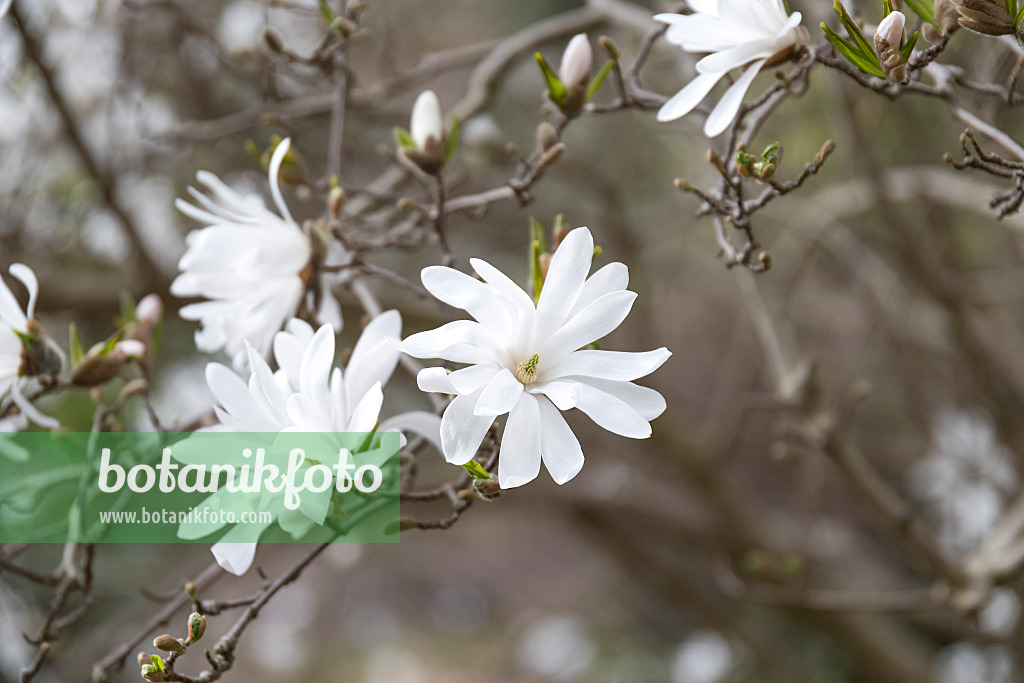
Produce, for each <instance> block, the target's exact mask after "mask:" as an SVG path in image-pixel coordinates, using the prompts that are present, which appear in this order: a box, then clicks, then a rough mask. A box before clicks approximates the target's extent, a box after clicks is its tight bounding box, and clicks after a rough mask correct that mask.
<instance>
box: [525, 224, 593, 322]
mask: <svg viewBox="0 0 1024 683" xmlns="http://www.w3.org/2000/svg"><path fill="white" fill-rule="evenodd" d="M593 259H594V238H593V236H591V234H590V230H588V229H587V228H576V229H575V230H573V231H572V232H570V233H569V234H568V235H567V236H566V237H565V239H564V240H563V241H562V243H561V244H560V245H559V246H558V249H556V250H555V255H554V256H553V257H552V258H551V265H550V267H549V268H548V274H547V277H546V278H545V279H544V287H543V288H542V289H541V291H540V300H539V301H538V302H537V334H539V335H540V336H541V338H544V337H545V336H547V335H549V334H550V333H551V332H553V331H554V330H556V329H558V327H559V326H560V325H561V324H562V323H563V322H565V319H566V318H567V317H568V315H569V311H571V310H572V307H573V305H574V304H575V303H576V299H577V298H578V297H579V295H580V291H581V290H582V289H583V283H584V281H585V280H586V279H587V273H589V272H590V264H591V262H592V261H593Z"/></svg>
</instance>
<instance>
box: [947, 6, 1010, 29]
mask: <svg viewBox="0 0 1024 683" xmlns="http://www.w3.org/2000/svg"><path fill="white" fill-rule="evenodd" d="M957 11H958V12H959V13H960V25H961V26H963V27H964V28H966V29H970V30H972V31H974V32H976V33H981V34H983V35H986V36H1005V35H1010V34H1012V33H1014V32H1015V31H1016V27H1017V23H1016V19H1015V18H1014V16H1013V15H1012V14H1010V12H1009V11H1008V10H1007V9H1006V3H1005V2H1004V1H1003V0H963V2H962V3H960V5H959V7H957Z"/></svg>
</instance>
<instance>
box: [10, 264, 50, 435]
mask: <svg viewBox="0 0 1024 683" xmlns="http://www.w3.org/2000/svg"><path fill="white" fill-rule="evenodd" d="M10 273H11V275H13V276H14V277H15V278H16V279H17V280H18V281H19V282H21V283H22V284H23V285H25V288H26V289H27V290H28V304H27V305H26V306H25V310H22V308H21V305H20V304H19V303H18V300H17V299H16V298H15V296H14V294H13V293H12V292H11V290H10V288H9V287H8V286H7V283H5V282H3V280H0V398H4V397H5V396H7V395H8V394H10V397H11V400H12V401H14V403H15V404H16V405H17V406H18V408H19V409H20V410H21V412H22V413H23V414H24V415H25V417H27V418H29V419H30V420H32V421H33V422H35V423H36V424H38V425H40V426H41V427H46V428H48V429H55V428H57V427H59V426H60V423H58V422H57V421H56V420H54V419H53V418H52V417H48V416H46V415H43V414H42V413H41V412H39V410H38V409H37V408H36V407H35V406H33V405H32V403H31V402H30V401H29V400H28V399H27V398H26V397H25V395H24V392H23V391H22V387H23V385H24V384H25V383H26V382H27V381H28V380H29V379H30V378H31V377H33V376H36V375H56V374H58V373H60V370H61V366H62V364H63V359H62V358H61V356H60V353H59V350H57V349H56V347H55V345H54V344H53V342H52V341H51V340H49V338H47V337H45V336H43V335H42V333H41V330H40V327H39V321H38V320H36V319H35V309H36V299H37V298H38V296H39V280H38V279H37V278H36V274H35V273H34V272H33V271H32V269H31V268H29V267H28V266H26V265H24V264H23V263H15V264H14V265H12V266H11V268H10Z"/></svg>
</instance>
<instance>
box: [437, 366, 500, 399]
mask: <svg viewBox="0 0 1024 683" xmlns="http://www.w3.org/2000/svg"><path fill="white" fill-rule="evenodd" d="M499 369H500V368H498V367H496V366H493V365H470V366H469V367H468V368H462V369H461V370H456V371H455V372H453V373H452V374H450V375H448V379H449V380H450V381H451V383H452V386H453V387H455V393H457V394H472V393H475V392H476V391H478V390H480V389H483V388H484V387H485V386H487V384H488V383H489V382H490V381H491V380H492V379H494V376H495V375H497V374H498V370H499Z"/></svg>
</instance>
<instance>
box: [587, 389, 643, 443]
mask: <svg viewBox="0 0 1024 683" xmlns="http://www.w3.org/2000/svg"><path fill="white" fill-rule="evenodd" d="M579 387H580V395H579V401H578V402H577V404H576V407H577V408H579V409H580V410H581V411H583V412H584V413H586V414H587V416H588V417H589V418H590V419H591V420H593V421H594V422H596V423H597V425H598V426H600V427H603V428H604V429H607V430H608V431H609V432H612V433H613V434H618V435H620V436H626V437H629V438H631V439H646V438H647V437H649V436H650V435H651V425H650V423H649V422H648V421H647V420H645V419H644V418H643V416H642V415H641V414H640V413H638V412H637V411H636V410H634V409H633V407H632V406H630V405H629V404H627V403H625V402H624V401H621V400H619V399H617V398H615V397H614V396H612V395H611V394H608V393H605V392H604V391H601V390H600V389H596V388H594V387H592V386H589V385H587V384H580V385H579Z"/></svg>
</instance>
